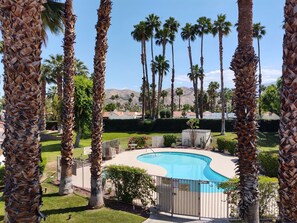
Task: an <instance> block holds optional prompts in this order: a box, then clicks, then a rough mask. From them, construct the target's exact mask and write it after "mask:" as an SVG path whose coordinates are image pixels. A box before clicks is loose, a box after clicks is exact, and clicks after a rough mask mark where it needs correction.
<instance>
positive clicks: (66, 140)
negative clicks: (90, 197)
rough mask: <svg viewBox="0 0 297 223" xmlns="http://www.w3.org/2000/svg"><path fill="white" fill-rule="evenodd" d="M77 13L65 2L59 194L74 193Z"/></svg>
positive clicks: (69, 3)
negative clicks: (75, 27) (75, 26)
mask: <svg viewBox="0 0 297 223" xmlns="http://www.w3.org/2000/svg"><path fill="white" fill-rule="evenodd" d="M75 20H76V19H75V15H74V14H73V7H72V0H66V2H65V37H64V75H63V78H64V80H63V81H64V84H63V85H64V87H63V90H64V92H63V95H64V97H63V106H62V109H63V110H62V123H63V125H62V126H63V135H62V142H61V179H60V188H59V194H60V195H66V194H72V193H73V185H72V165H73V126H74V41H75V30H74V25H75Z"/></svg>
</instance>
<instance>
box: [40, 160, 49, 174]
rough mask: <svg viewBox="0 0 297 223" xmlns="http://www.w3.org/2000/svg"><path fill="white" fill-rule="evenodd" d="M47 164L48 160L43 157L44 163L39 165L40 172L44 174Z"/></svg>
mask: <svg viewBox="0 0 297 223" xmlns="http://www.w3.org/2000/svg"><path fill="white" fill-rule="evenodd" d="M46 163H47V158H46V157H44V156H43V157H42V162H40V163H39V167H40V171H41V172H42V173H43V172H44V169H45V166H46Z"/></svg>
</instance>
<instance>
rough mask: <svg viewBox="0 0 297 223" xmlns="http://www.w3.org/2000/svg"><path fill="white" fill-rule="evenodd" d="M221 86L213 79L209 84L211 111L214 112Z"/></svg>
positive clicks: (208, 92)
mask: <svg viewBox="0 0 297 223" xmlns="http://www.w3.org/2000/svg"><path fill="white" fill-rule="evenodd" d="M219 88H220V84H219V83H218V82H216V81H211V82H210V83H209V85H208V89H207V94H208V97H209V101H210V111H211V112H214V109H215V103H216V97H217V96H218V93H217V90H218V89H219Z"/></svg>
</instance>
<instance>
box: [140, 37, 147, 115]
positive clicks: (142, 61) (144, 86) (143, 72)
mask: <svg viewBox="0 0 297 223" xmlns="http://www.w3.org/2000/svg"><path fill="white" fill-rule="evenodd" d="M143 42H144V41H141V64H142V109H141V117H142V120H144V114H145V90H146V85H145V83H146V82H145V66H144V64H145V62H144V49H143V47H144V45H143Z"/></svg>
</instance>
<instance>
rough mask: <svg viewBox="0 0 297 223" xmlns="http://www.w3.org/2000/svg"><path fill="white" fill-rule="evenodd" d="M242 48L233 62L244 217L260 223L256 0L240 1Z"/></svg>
mask: <svg viewBox="0 0 297 223" xmlns="http://www.w3.org/2000/svg"><path fill="white" fill-rule="evenodd" d="M238 12H239V19H238V47H237V49H236V51H235V54H234V56H233V59H232V62H231V69H232V70H233V71H234V74H235V87H236V88H235V92H234V102H235V114H236V123H235V131H236V134H237V139H238V144H237V148H238V158H239V159H238V162H237V164H236V165H237V168H238V170H237V173H238V174H239V179H240V183H239V189H240V203H239V212H240V216H241V217H242V218H243V219H245V221H246V222H255V223H258V222H259V208H258V207H259V203H258V202H259V200H258V199H259V190H258V173H259V168H258V161H257V156H258V151H257V147H256V138H257V136H256V130H257V122H256V110H257V103H256V99H255V98H256V90H257V84H256V69H257V62H258V60H257V57H256V55H255V52H254V48H253V35H252V34H253V32H252V24H253V21H252V0H238Z"/></svg>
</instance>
